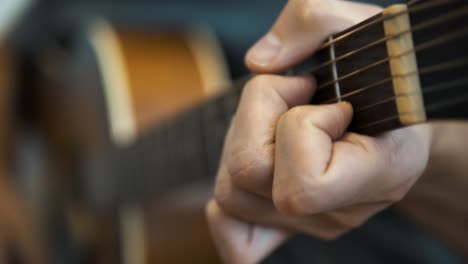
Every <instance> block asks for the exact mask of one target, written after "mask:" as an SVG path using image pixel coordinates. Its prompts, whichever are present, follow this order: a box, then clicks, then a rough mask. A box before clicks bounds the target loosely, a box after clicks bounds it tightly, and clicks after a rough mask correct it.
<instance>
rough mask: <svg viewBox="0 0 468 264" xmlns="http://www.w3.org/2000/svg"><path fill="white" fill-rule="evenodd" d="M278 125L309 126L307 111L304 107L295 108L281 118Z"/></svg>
mask: <svg viewBox="0 0 468 264" xmlns="http://www.w3.org/2000/svg"><path fill="white" fill-rule="evenodd" d="M279 125H280V126H290V125H294V126H299V127H304V126H307V125H310V124H309V122H308V111H306V109H305V107H304V106H295V107H293V108H291V109H290V110H289V111H288V112H286V113H285V114H284V115H282V116H281V118H280V120H279Z"/></svg>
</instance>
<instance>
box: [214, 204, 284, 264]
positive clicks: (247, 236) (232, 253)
mask: <svg viewBox="0 0 468 264" xmlns="http://www.w3.org/2000/svg"><path fill="white" fill-rule="evenodd" d="M206 215H207V220H208V224H209V226H210V230H211V234H212V237H213V239H214V242H215V244H216V247H217V249H218V252H219V254H220V256H221V258H222V260H223V262H224V263H230V264H254V263H258V262H260V261H261V260H262V259H263V258H265V257H266V256H267V255H268V254H269V253H271V252H272V251H273V250H274V249H275V248H276V247H278V246H279V245H280V244H281V243H282V242H284V241H285V240H286V239H287V238H288V237H289V233H287V232H286V231H283V230H279V229H274V228H269V227H263V226H259V225H254V224H250V223H246V222H242V221H240V220H237V219H234V218H231V217H230V216H228V215H226V214H224V212H223V211H222V210H221V208H219V206H218V204H217V203H216V201H214V200H211V201H210V202H209V203H208V205H207V207H206Z"/></svg>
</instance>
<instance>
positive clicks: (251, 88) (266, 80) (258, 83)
mask: <svg viewBox="0 0 468 264" xmlns="http://www.w3.org/2000/svg"><path fill="white" fill-rule="evenodd" d="M271 83H272V77H271V76H270V75H267V74H260V75H256V76H255V77H253V78H252V79H250V80H249V81H248V82H247V84H246V85H245V88H244V93H247V94H250V93H252V92H257V91H258V90H259V89H262V88H263V87H268V86H271Z"/></svg>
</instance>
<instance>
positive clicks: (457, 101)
mask: <svg viewBox="0 0 468 264" xmlns="http://www.w3.org/2000/svg"><path fill="white" fill-rule="evenodd" d="M464 102H468V93H466V94H463V95H462V96H460V95H458V96H457V98H456V99H450V100H444V101H441V102H437V103H433V104H430V105H428V106H426V108H425V110H426V113H431V112H434V111H436V110H439V109H440V108H444V107H449V106H453V105H458V104H460V103H464ZM415 112H417V110H413V111H407V112H403V113H399V114H397V115H393V116H390V117H386V118H383V119H380V120H377V121H375V122H372V123H368V124H366V125H363V126H360V127H357V128H355V129H354V130H356V131H359V130H362V129H366V128H370V127H373V126H376V125H379V124H382V123H385V122H388V121H393V120H397V119H399V118H400V117H401V116H402V115H410V114H412V113H415Z"/></svg>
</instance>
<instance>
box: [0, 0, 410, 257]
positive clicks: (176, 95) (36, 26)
mask: <svg viewBox="0 0 468 264" xmlns="http://www.w3.org/2000/svg"><path fill="white" fill-rule="evenodd" d="M285 2H286V1H285V0H270V1H260V0H237V1H227V0H226V1H220V0H216V1H215V0H197V1H191V0H113V1H110V0H0V247H1V249H0V263H136V264H137V263H188V262H189V263H219V259H218V256H217V253H216V251H215V249H214V247H213V244H212V241H211V239H210V236H209V233H208V230H207V227H206V223H205V220H204V212H203V207H204V204H205V202H206V200H207V199H208V198H209V197H210V195H211V184H212V182H213V179H214V174H215V171H216V167H217V163H218V160H219V154H220V151H221V146H222V141H223V136H224V132H225V131H226V128H227V125H228V123H229V118H230V115H231V114H232V113H233V111H234V108H235V103H236V101H237V99H238V96H239V92H238V89H236V88H233V89H229V88H228V87H229V86H230V84H232V83H233V80H237V79H239V78H242V77H243V76H245V75H246V74H248V72H247V70H246V68H245V66H244V64H243V57H244V54H245V52H246V50H247V49H248V47H250V46H251V45H252V44H253V43H254V42H255V41H256V40H257V39H258V38H260V37H261V36H262V35H263V34H264V33H265V32H266V31H267V30H268V28H269V27H270V26H271V25H272V23H273V22H274V20H275V18H276V17H277V15H278V14H279V12H280V10H281V9H282V7H283V6H284V4H285ZM375 2H377V3H379V4H381V5H388V4H390V3H391V2H397V1H375ZM400 2H402V1H400ZM202 102H205V103H204V104H203V106H202V107H199V106H197V105H199V104H200V103H202ZM187 109H192V110H191V111H189V114H180V113H181V112H182V111H183V110H187Z"/></svg>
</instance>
